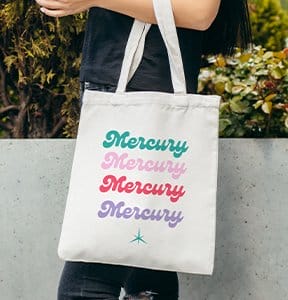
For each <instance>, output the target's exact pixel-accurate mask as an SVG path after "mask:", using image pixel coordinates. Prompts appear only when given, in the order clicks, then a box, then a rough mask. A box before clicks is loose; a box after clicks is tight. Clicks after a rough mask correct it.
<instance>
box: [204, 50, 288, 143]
mask: <svg viewBox="0 0 288 300" xmlns="http://www.w3.org/2000/svg"><path fill="white" fill-rule="evenodd" d="M211 59H212V60H213V64H212V66H210V67H207V68H204V69H203V70H202V72H201V74H200V81H199V92H200V93H203V94H218V95H221V96H222V101H221V104H220V120H219V122H220V128H219V134H220V136H221V137H288V51H287V49H285V50H284V51H279V52H272V51H265V49H263V48H262V47H260V46H258V47H255V48H254V49H253V51H252V52H250V53H248V52H245V53H241V52H240V51H239V52H237V54H236V55H235V56H234V57H232V58H226V59H225V58H224V57H222V56H217V57H212V58H211Z"/></svg>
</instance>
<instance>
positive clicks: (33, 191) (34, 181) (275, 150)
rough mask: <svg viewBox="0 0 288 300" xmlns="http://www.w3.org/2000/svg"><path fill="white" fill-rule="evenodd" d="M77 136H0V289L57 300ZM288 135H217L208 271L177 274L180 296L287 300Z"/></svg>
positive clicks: (5, 295)
mask: <svg viewBox="0 0 288 300" xmlns="http://www.w3.org/2000/svg"><path fill="white" fill-rule="evenodd" d="M74 146H75V140H67V139H65V140H63V139H62V140H61V139H50V140H45V139H43V140H0V199H1V210H0V236H1V243H0V257H1V260H0V290H1V299H5V300H16V299H22V300H34V299H41V300H55V299H56V292H57V285H58V280H59V276H60V274H61V270H62V266H63V262H62V261H61V260H59V259H58V257H57V252H56V250H57V244H58V239H59V235H60V229H61V222H62V218H63V213H64V208H65V201H66V194H67V190H68V181H69V175H70V170H71V162H72V156H73V151H74ZM287 187H288V139H220V144H219V176H218V200H217V201H218V208H217V238H216V240H217V243H216V260H215V270H214V274H213V276H199V275H187V274H179V278H180V299H181V300H190V299H191V300H204V299H205V300H230V299H235V300H250V299H251V300H271V299H276V300H285V299H288V284H287V283H288V234H287V233H288V221H287V220H288V218H287V216H288V195H287Z"/></svg>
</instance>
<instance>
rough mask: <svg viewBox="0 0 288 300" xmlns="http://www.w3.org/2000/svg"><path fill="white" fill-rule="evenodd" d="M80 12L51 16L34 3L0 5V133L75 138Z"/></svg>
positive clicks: (18, 0) (81, 35) (82, 19)
mask: <svg viewBox="0 0 288 300" xmlns="http://www.w3.org/2000/svg"><path fill="white" fill-rule="evenodd" d="M84 23H85V15H77V16H71V17H66V18H62V19H53V18H49V17H46V16H44V15H43V14H41V13H40V12H39V6H38V5H36V4H35V1H29V0H26V1H20V0H16V1H15V0H14V1H8V2H4V3H1V4H0V32H1V36H0V96H1V97H0V134H1V135H2V137H14V138H25V137H32V138H40V137H41V138H42V137H56V136H57V137H59V136H60V137H61V136H64V135H66V136H75V134H76V132H75V130H76V127H75V124H74V123H75V120H77V116H78V114H79V105H78V101H79V100H78V99H79V97H78V86H79V84H78V73H79V67H80V57H79V53H80V51H81V41H82V39H83V29H84Z"/></svg>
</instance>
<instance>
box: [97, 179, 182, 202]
mask: <svg viewBox="0 0 288 300" xmlns="http://www.w3.org/2000/svg"><path fill="white" fill-rule="evenodd" d="M126 179H127V177H126V176H121V177H119V178H117V177H115V176H114V175H107V176H105V177H104V178H103V184H101V185H100V187H99V190H100V192H102V193H107V192H109V191H117V192H118V193H123V192H124V193H129V194H130V193H132V192H134V191H135V192H136V193H137V194H144V195H151V194H152V195H157V196H162V195H163V194H164V193H165V195H166V196H168V197H170V201H171V202H177V201H178V200H179V198H180V197H182V196H183V195H184V194H185V191H184V190H183V189H184V186H183V185H181V186H180V187H179V186H178V185H175V186H173V187H172V185H171V184H170V183H165V184H163V183H160V184H157V183H155V184H152V183H142V182H140V181H135V182H132V181H128V182H125V181H126Z"/></svg>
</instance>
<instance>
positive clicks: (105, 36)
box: [37, 0, 251, 300]
mask: <svg viewBox="0 0 288 300" xmlns="http://www.w3.org/2000/svg"><path fill="white" fill-rule="evenodd" d="M37 2H38V3H39V5H40V6H41V11H42V12H43V13H45V14H47V15H48V16H52V17H61V16H66V15H70V14H74V13H79V12H82V11H84V10H86V9H89V8H90V10H89V17H88V22H87V27H86V34H85V41H84V46H83V59H82V64H81V70H80V81H81V92H82V93H83V91H84V90H85V89H97V90H102V91H110V92H114V91H115V89H116V86H117V82H118V78H119V74H120V68H121V63H122V60H123V56H124V50H125V45H126V41H127V38H128V35H129V32H130V30H131V26H132V23H133V18H137V19H139V20H141V21H144V22H148V23H152V24H154V23H156V20H155V16H154V13H153V6H152V0H142V1H136V0H86V1H85V0H37ZM172 6H173V12H174V17H175V23H176V26H177V27H178V28H177V33H178V37H179V43H180V48H181V53H182V59H183V64H184V70H185V76H186V82H187V91H188V92H189V93H196V91H197V78H198V74H199V68H200V60H201V56H202V54H208V53H214V54H215V53H223V54H232V53H233V49H234V46H235V45H236V44H237V43H238V45H240V46H241V47H242V48H245V47H246V46H247V45H248V43H249V42H250V40H251V34H250V26H249V19H248V10H247V3H246V0H234V1H231V0H222V1H220V0H201V1H198V0H172ZM127 90H130V91H132V90H134V91H135V90H142V91H143V90H150V91H151V90H153V91H164V92H172V83H171V78H170V71H169V64H168V57H167V52H166V49H165V46H164V43H163V40H162V38H161V35H160V32H159V30H158V27H157V25H153V26H152V27H151V29H150V31H149V33H148V35H147V38H146V43H145V49H144V55H143V59H142V61H141V63H140V65H139V67H138V69H137V71H136V73H135V74H134V76H133V77H132V79H131V80H130V82H129V84H128V87H127ZM99 246H101V245H99ZM121 287H124V288H125V290H126V293H127V296H126V297H125V299H143V300H144V299H146V300H148V299H155V300H176V299H178V278H177V273H176V272H167V271H156V270H148V269H144V268H133V267H126V266H116V265H108V264H98V263H85V262H68V261H67V262H65V266H64V269H63V272H62V276H61V280H60V283H59V288H58V300H70V299H71V300H72V299H110V300H113V299H114V300H115V299H118V298H119V293H120V289H121Z"/></svg>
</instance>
